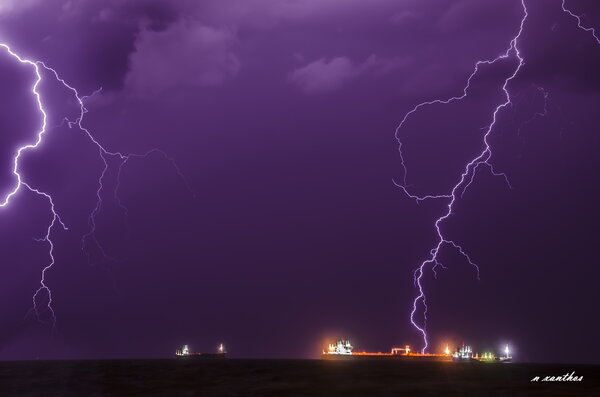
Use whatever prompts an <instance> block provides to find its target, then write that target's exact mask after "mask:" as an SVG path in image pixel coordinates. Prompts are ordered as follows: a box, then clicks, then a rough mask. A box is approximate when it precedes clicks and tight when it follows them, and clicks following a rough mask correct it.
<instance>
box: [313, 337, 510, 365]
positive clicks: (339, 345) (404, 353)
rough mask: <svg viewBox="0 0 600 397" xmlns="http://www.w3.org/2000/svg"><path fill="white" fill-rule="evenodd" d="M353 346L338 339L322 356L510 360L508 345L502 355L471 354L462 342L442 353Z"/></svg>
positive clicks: (469, 347) (337, 357) (335, 358)
mask: <svg viewBox="0 0 600 397" xmlns="http://www.w3.org/2000/svg"><path fill="white" fill-rule="evenodd" d="M353 349H354V346H352V344H351V343H350V341H349V340H347V339H340V340H338V341H337V342H335V343H330V344H329V345H328V347H327V349H324V350H323V354H322V358H324V359H326V360H352V359H396V360H409V361H411V360H412V361H455V362H510V361H511V359H512V357H511V356H510V350H509V348H508V345H507V346H506V347H505V348H504V356H501V357H499V356H496V355H495V354H494V353H492V352H484V353H483V354H482V355H479V354H473V349H472V348H471V346H465V345H464V344H463V345H462V346H461V347H460V349H457V350H455V351H454V353H452V354H451V353H450V347H449V346H448V345H446V347H445V349H444V352H443V353H438V354H435V353H415V352H413V351H412V350H411V348H410V346H408V345H406V346H404V347H393V348H392V350H391V351H390V352H389V353H381V352H377V353H371V352H365V351H363V352H355V351H353Z"/></svg>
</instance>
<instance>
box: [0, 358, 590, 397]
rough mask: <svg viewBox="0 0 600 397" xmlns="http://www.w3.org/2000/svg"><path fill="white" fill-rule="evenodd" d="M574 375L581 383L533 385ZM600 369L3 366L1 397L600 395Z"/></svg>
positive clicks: (279, 363)
mask: <svg viewBox="0 0 600 397" xmlns="http://www.w3.org/2000/svg"><path fill="white" fill-rule="evenodd" d="M573 371H575V374H576V375H577V376H583V380H582V381H581V382H531V379H532V378H533V377H535V376H540V377H542V378H543V377H544V376H559V375H563V374H565V373H567V372H568V373H571V372H573ZM599 380H600V366H585V365H572V364H517V363H514V364H481V363H452V362H446V363H444V362H438V363H423V362H421V363H419V362H415V363H406V362H389V361H388V362H386V361H360V362H357V361H351V362H349V361H345V362H340V361H321V360H236V359H227V360H217V361H191V360H189V361H188V360H175V359H173V360H115V361H112V360H102V361H100V360H99V361H29V362H26V361H21V362H0V395H2V396H61V397H62V396H227V397H230V396H231V397H232V396H368V397H371V396H469V397H471V396H510V397H514V396H600V381H599Z"/></svg>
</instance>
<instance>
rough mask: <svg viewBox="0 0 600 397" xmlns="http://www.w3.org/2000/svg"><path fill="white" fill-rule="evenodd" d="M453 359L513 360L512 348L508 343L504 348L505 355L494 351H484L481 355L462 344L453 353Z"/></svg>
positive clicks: (491, 361)
mask: <svg viewBox="0 0 600 397" xmlns="http://www.w3.org/2000/svg"><path fill="white" fill-rule="evenodd" d="M452 359H453V360H454V361H478V362H484V363H497V362H506V363H508V362H511V361H512V357H511V356H510V350H509V348H508V345H506V347H505V348H504V356H496V355H495V354H494V353H492V352H489V351H488V352H483V353H482V354H481V355H479V354H478V353H475V355H473V350H472V349H471V347H470V346H464V345H463V346H462V347H461V348H460V349H459V350H457V351H456V352H454V354H452Z"/></svg>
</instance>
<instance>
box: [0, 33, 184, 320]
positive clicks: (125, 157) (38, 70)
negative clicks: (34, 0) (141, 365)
mask: <svg viewBox="0 0 600 397" xmlns="http://www.w3.org/2000/svg"><path fill="white" fill-rule="evenodd" d="M0 47H1V48H2V49H3V50H5V51H6V52H7V53H8V54H9V55H10V56H11V57H13V58H14V59H16V60H17V61H18V62H20V63H21V64H25V65H28V66H30V67H32V68H33V70H34V72H35V76H36V79H35V82H34V84H33V86H32V87H31V92H32V94H33V95H34V97H35V98H36V101H37V106H38V111H39V112H40V114H41V119H42V122H41V127H40V129H39V131H38V133H37V139H36V140H35V142H34V143H31V144H27V145H24V146H22V147H20V148H18V150H17V154H16V155H15V157H14V159H13V169H12V173H13V175H14V176H15V179H16V185H15V187H14V188H13V189H12V190H11V191H10V192H9V193H8V194H7V195H6V196H5V197H4V198H3V200H2V202H0V207H7V206H8V204H9V203H10V201H11V199H12V198H13V197H14V196H15V195H16V194H17V193H18V192H19V190H20V189H21V187H25V188H26V189H28V190H29V191H31V192H33V193H35V194H37V195H39V196H41V197H43V198H45V199H47V200H48V202H49V204H50V211H51V214H52V221H51V222H50V224H49V225H48V228H47V229H46V234H45V236H44V237H43V238H41V239H37V241H42V242H46V243H48V245H49V251H48V254H49V257H50V260H49V262H48V264H47V265H46V266H45V267H44V268H43V270H42V273H41V279H40V287H39V288H38V289H37V290H36V292H35V293H34V295H33V311H34V312H35V314H36V317H37V319H38V321H40V322H45V321H44V319H43V318H44V316H43V313H42V309H41V308H40V307H39V306H38V301H39V299H41V298H42V297H41V296H40V294H42V293H45V294H46V295H47V302H46V307H45V310H46V311H47V312H48V313H49V315H50V319H51V322H52V326H53V328H55V327H56V316H55V313H54V309H53V308H52V292H51V290H50V288H49V287H48V285H47V284H46V273H47V272H48V271H49V270H50V269H51V268H52V266H54V264H55V258H54V243H53V242H52V239H51V233H52V231H53V229H54V228H55V226H56V225H57V224H58V225H60V226H61V227H62V228H63V229H65V230H67V226H66V225H65V224H64V223H63V222H62V220H61V218H60V215H59V214H58V212H57V211H56V209H55V206H54V200H53V198H52V196H51V195H50V194H48V193H46V192H43V191H40V190H38V189H36V188H34V187H32V186H31V185H29V184H28V183H26V182H25V181H24V180H23V176H22V175H21V174H20V171H19V161H20V159H21V155H22V154H23V153H24V152H26V151H28V150H32V149H37V148H38V147H39V146H40V145H41V143H42V140H43V136H44V135H45V134H46V133H47V127H48V126H47V113H46V110H45V108H44V104H43V102H42V96H41V94H40V92H39V85H40V83H41V82H42V69H43V70H45V71H48V72H50V73H52V74H53V75H54V77H55V78H56V80H57V81H58V82H60V83H61V84H62V85H63V86H64V87H65V88H67V89H68V90H70V91H71V92H72V93H73V95H75V98H77V101H78V104H79V109H80V113H79V115H78V117H77V118H76V119H75V120H68V119H64V120H63V121H64V122H66V123H67V124H68V126H69V127H70V128H72V127H76V128H79V129H80V130H81V131H83V132H84V133H85V134H86V135H87V137H88V138H89V139H90V141H91V142H92V143H93V144H94V145H96V147H97V148H98V151H99V155H100V157H101V159H102V161H103V163H104V168H103V169H102V172H101V174H100V177H99V179H98V189H97V190H96V196H97V201H96V206H95V207H94V209H93V210H92V212H91V213H90V216H89V219H88V222H89V225H90V230H89V231H88V233H86V234H85V235H84V236H83V237H82V240H81V249H82V250H83V251H84V252H85V253H86V254H87V255H88V258H89V254H88V253H87V250H86V242H87V241H88V240H92V241H93V242H94V243H95V244H96V246H97V247H98V249H99V250H100V252H101V254H102V255H103V256H104V257H106V258H110V257H109V256H108V255H107V254H106V251H105V250H104V248H103V247H102V245H101V244H100V243H99V241H98V240H97V238H96V235H95V231H96V217H97V216H98V214H99V213H100V210H101V209H102V196H101V193H102V190H103V188H104V185H103V181H104V177H105V175H106V172H107V170H108V167H109V164H108V161H107V158H108V157H109V156H110V157H115V158H118V159H119V160H120V164H119V169H118V173H117V183H116V187H115V190H114V192H113V196H114V197H115V199H116V200H117V203H118V205H119V206H120V207H121V208H122V209H124V210H125V211H126V208H125V206H124V205H123V204H122V203H121V201H120V200H119V198H118V188H119V186H120V179H119V178H120V175H121V170H122V168H123V166H124V165H125V163H127V162H128V161H129V160H131V159H132V158H143V157H147V156H149V155H151V154H159V155H161V156H163V157H164V158H165V159H166V160H167V161H169V162H170V163H171V164H172V165H173V167H174V168H175V171H176V172H177V174H178V175H179V176H180V177H181V178H182V180H183V182H184V183H185V185H186V187H187V188H188V190H190V192H191V191H192V190H191V188H190V186H189V184H188V183H187V181H186V179H185V178H184V177H183V174H182V173H181V171H180V170H179V167H178V166H177V164H176V163H175V161H174V160H173V159H172V158H171V157H169V156H168V155H167V154H166V153H165V152H163V151H162V150H159V149H151V150H149V151H147V152H145V153H142V154H138V153H126V154H125V153H122V152H118V151H109V150H107V149H106V148H105V147H104V146H103V145H101V144H100V142H98V141H97V140H96V138H95V137H94V136H93V135H92V133H91V132H90V131H89V130H88V129H87V128H86V127H84V126H83V125H82V121H83V117H84V115H85V114H86V113H87V109H86V108H85V105H84V100H85V99H86V98H87V96H80V95H79V92H78V91H77V90H76V89H75V88H74V87H72V86H70V85H69V84H67V82H66V81H65V80H64V79H62V78H61V77H60V76H59V74H58V73H57V72H56V70H55V69H53V68H51V67H49V66H47V65H46V64H45V63H43V62H41V61H31V60H28V59H25V58H22V57H21V56H19V55H18V54H17V53H15V52H14V51H13V50H12V49H11V48H10V46H8V45H7V44H5V43H0ZM97 92H98V91H96V92H94V94H96V93H97ZM94 94H92V95H94ZM192 194H193V192H192Z"/></svg>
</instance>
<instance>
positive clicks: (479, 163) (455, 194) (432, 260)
mask: <svg viewBox="0 0 600 397" xmlns="http://www.w3.org/2000/svg"><path fill="white" fill-rule="evenodd" d="M521 5H522V7H523V17H522V19H521V22H520V24H519V30H518V32H517V34H516V35H515V36H514V37H513V38H512V40H511V41H510V45H509V48H508V49H507V50H506V52H505V53H504V54H502V55H500V56H498V57H496V58H494V59H491V60H484V61H478V62H477V63H476V64H475V68H474V70H473V72H472V73H471V75H470V76H469V78H468V79H467V83H466V85H465V87H464V88H463V92H462V95H460V96H454V97H452V98H449V99H435V100H432V101H427V102H422V103H420V104H418V105H416V106H415V107H414V108H413V109H412V110H411V111H409V112H408V113H406V115H405V116H404V118H403V119H402V121H401V122H400V124H399V125H398V128H396V139H397V140H398V143H399V152H400V160H401V165H402V168H403V171H404V175H403V183H402V184H399V183H395V184H396V186H398V187H400V188H401V189H402V190H403V191H404V193H405V194H406V195H407V196H408V197H409V198H411V199H413V200H415V201H416V202H417V203H418V202H421V201H423V200H432V199H446V200H448V205H447V211H446V212H445V213H444V214H443V215H442V216H441V217H439V218H438V219H437V220H436V221H435V229H436V232H437V237H438V242H437V244H436V245H435V246H434V248H432V249H431V251H430V252H429V257H428V258H427V259H426V260H424V261H423V262H422V263H421V265H420V266H419V267H417V268H416V269H415V271H414V274H413V279H414V283H415V286H416V287H417V289H418V295H417V296H416V298H415V299H414V301H413V308H412V311H411V313H410V321H411V323H412V325H413V326H414V327H415V328H416V329H417V330H418V331H419V332H420V333H421V335H422V337H423V348H422V350H421V352H422V353H424V352H425V351H426V350H427V347H428V344H429V343H428V338H427V299H426V295H425V290H424V289H423V284H422V281H423V275H424V273H425V270H426V269H427V268H428V267H431V270H432V272H433V274H434V276H435V275H437V273H436V269H437V267H444V265H443V264H442V263H441V261H440V259H439V255H440V251H441V249H442V248H443V247H444V246H448V247H451V248H454V249H455V250H457V251H458V252H459V253H460V254H461V255H462V256H463V257H464V258H465V260H466V261H467V262H468V263H469V264H470V265H471V266H473V267H474V268H475V271H476V274H477V278H479V267H478V266H477V264H476V263H475V262H474V261H473V260H472V259H471V257H470V256H469V255H468V254H467V252H466V251H465V250H464V249H463V248H462V247H461V246H460V245H459V244H457V243H456V242H455V241H453V240H452V239H449V238H447V237H446V236H445V235H444V233H443V232H442V229H441V224H442V223H443V222H444V221H445V220H446V219H448V218H449V217H450V215H452V210H453V208H454V204H455V203H456V201H457V200H458V199H459V198H460V197H461V196H462V195H463V194H464V192H465V190H466V189H467V188H468V187H469V186H470V185H471V183H472V182H473V179H474V177H475V174H476V172H477V170H478V169H479V168H480V167H487V168H488V169H489V170H490V172H491V173H492V174H493V175H495V176H501V177H503V178H504V179H505V181H506V182H507V183H508V178H507V177H506V175H505V174H503V173H499V172H496V171H495V170H494V167H493V166H492V164H491V163H490V159H491V157H492V150H491V147H490V144H489V142H488V137H489V136H490V134H491V132H492V130H493V129H494V126H495V125H496V121H497V118H498V113H499V112H500V111H501V110H502V109H503V108H505V107H506V106H508V105H509V104H510V103H511V97H510V93H509V91H508V84H509V83H510V81H511V80H513V79H514V78H515V77H516V76H517V74H518V73H519V71H520V70H521V67H522V66H523V63H524V61H523V58H522V57H521V54H520V51H519V47H518V41H519V38H520V37H521V33H522V32H523V26H524V24H525V21H526V19H527V16H528V13H527V7H526V5H525V0H521ZM510 57H515V58H516V60H517V65H516V67H515V69H514V71H513V72H512V74H511V75H510V76H509V77H507V78H506V79H505V80H504V83H503V85H502V90H503V91H504V96H505V100H504V102H502V103H501V104H500V105H498V106H497V107H496V108H495V109H494V112H493V113H492V121H491V123H490V124H489V125H488V126H487V127H486V128H485V133H484V135H483V150H482V151H481V152H480V153H479V155H478V156H477V157H475V158H473V159H472V160H471V161H469V162H468V163H467V165H466V166H465V169H464V171H463V172H462V174H461V176H460V178H459V180H458V182H457V183H456V184H455V185H454V187H453V188H452V190H451V191H450V193H447V194H433V195H418V194H413V193H411V192H410V191H409V189H408V185H407V183H406V176H407V168H406V163H405V161H404V157H403V154H402V141H401V140H400V136H399V132H400V130H401V129H402V127H403V126H404V124H405V123H406V121H407V120H408V118H409V117H410V116H411V115H412V114H414V113H415V112H416V111H418V110H419V109H421V108H422V107H424V106H429V105H433V104H442V105H444V104H448V103H451V102H454V101H460V100H461V99H464V98H466V97H467V95H468V91H469V88H470V86H471V81H472V80H473V78H474V77H475V76H476V75H477V72H478V71H479V67H480V66H482V65H492V64H494V63H496V62H498V61H499V60H502V59H507V58H510ZM509 186H510V184H509ZM419 305H421V306H422V308H423V310H422V316H423V322H422V323H418V322H417V320H416V319H415V315H416V313H417V310H418V307H419Z"/></svg>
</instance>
